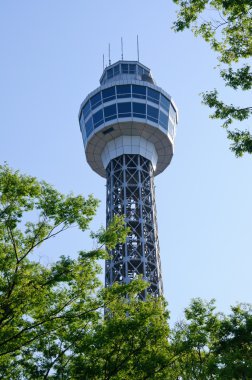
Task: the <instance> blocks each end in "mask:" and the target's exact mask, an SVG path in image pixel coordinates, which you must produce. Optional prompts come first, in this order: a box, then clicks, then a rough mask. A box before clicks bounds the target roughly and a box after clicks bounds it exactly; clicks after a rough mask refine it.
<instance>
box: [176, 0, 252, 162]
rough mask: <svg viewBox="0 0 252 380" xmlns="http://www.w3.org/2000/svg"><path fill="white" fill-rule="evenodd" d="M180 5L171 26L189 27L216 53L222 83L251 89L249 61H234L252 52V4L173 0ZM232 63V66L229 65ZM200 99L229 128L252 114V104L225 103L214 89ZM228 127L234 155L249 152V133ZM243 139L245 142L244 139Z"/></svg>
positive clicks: (246, 1) (251, 141)
mask: <svg viewBox="0 0 252 380" xmlns="http://www.w3.org/2000/svg"><path fill="white" fill-rule="evenodd" d="M173 1H174V2H175V3H176V4H177V5H178V6H179V7H180V8H179V12H178V15H177V20H176V21H175V22H174V25H173V29H174V30H175V31H176V32H178V31H183V30H185V29H188V28H190V29H191V30H192V31H193V32H194V34H195V35H196V36H201V37H203V39H204V40H205V41H206V42H207V43H209V44H210V46H211V48H212V49H213V50H214V51H215V52H217V53H218V60H219V62H220V63H221V64H224V65H226V66H227V69H223V68H221V69H220V75H221V77H222V78H223V80H224V81H225V85H226V86H228V87H231V88H232V89H234V90H237V89H241V90H243V91H246V90H250V89H251V87H252V73H251V68H250V66H249V65H248V64H245V65H243V67H237V66H236V65H235V64H236V63H238V62H240V61H242V62H243V61H245V60H246V59H249V58H251V56H252V5H251V0H243V1H236V0H225V1H224V0H173ZM232 65H233V66H234V67H232ZM203 103H204V104H206V105H208V106H209V107H210V108H213V109H214V110H215V112H214V113H213V115H211V117H212V118H215V119H221V120H224V123H223V124H222V127H224V128H226V129H227V128H229V127H230V125H231V124H232V123H233V122H234V121H237V120H238V121H244V120H246V119H248V118H249V117H250V116H251V114H252V106H251V105H249V104H248V105H246V106H245V107H237V106H234V105H232V104H231V105H226V104H224V102H223V101H222V100H219V96H218V92H217V90H214V91H210V92H207V93H205V94H203ZM238 132H239V133H237V130H236V132H232V131H230V130H227V135H228V138H229V139H230V140H231V141H232V142H233V144H232V145H231V150H232V151H233V152H234V153H235V154H236V156H237V157H240V156H242V155H243V153H245V152H247V153H251V145H252V135H251V134H250V133H249V132H248V130H245V131H238ZM245 141H246V143H244V142H245Z"/></svg>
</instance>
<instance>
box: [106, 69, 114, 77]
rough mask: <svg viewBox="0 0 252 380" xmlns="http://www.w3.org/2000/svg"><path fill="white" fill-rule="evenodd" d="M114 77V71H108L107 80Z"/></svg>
mask: <svg viewBox="0 0 252 380" xmlns="http://www.w3.org/2000/svg"><path fill="white" fill-rule="evenodd" d="M112 77H113V69H108V71H107V78H108V79H110V78H112Z"/></svg>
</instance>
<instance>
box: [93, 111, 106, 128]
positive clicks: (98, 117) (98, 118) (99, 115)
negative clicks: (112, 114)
mask: <svg viewBox="0 0 252 380" xmlns="http://www.w3.org/2000/svg"><path fill="white" fill-rule="evenodd" d="M93 122H94V128H97V127H99V125H101V124H102V123H103V122H104V120H103V111H102V110H100V111H98V112H96V113H95V114H94V115H93Z"/></svg>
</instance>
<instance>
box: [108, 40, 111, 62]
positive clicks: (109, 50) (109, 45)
mask: <svg viewBox="0 0 252 380" xmlns="http://www.w3.org/2000/svg"><path fill="white" fill-rule="evenodd" d="M108 55H109V66H110V65H111V59H110V44H109V53H108Z"/></svg>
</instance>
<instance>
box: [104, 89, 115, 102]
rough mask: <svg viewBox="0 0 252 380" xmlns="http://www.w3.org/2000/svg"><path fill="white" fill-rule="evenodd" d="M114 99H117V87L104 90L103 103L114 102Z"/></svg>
mask: <svg viewBox="0 0 252 380" xmlns="http://www.w3.org/2000/svg"><path fill="white" fill-rule="evenodd" d="M113 99H115V86H113V87H109V88H106V89H105V90H102V100H103V103H106V102H109V101H110V100H113Z"/></svg>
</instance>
